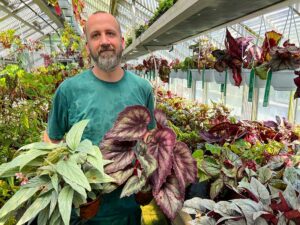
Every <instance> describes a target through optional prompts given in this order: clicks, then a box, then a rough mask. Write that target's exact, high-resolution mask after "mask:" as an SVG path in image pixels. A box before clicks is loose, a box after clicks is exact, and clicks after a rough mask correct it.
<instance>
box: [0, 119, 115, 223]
mask: <svg viewBox="0 0 300 225" xmlns="http://www.w3.org/2000/svg"><path fill="white" fill-rule="evenodd" d="M87 123H88V121H86V120H83V121H81V122H79V123H77V124H75V125H74V126H73V127H72V128H71V130H70V131H69V133H68V134H67V138H66V139H67V143H63V142H61V143H59V144H52V143H41V142H36V143H31V144H28V145H26V146H23V147H22V148H21V149H20V150H19V155H18V156H17V157H16V158H14V159H13V160H12V161H10V162H8V163H4V164H1V165H0V177H6V176H8V175H9V174H18V176H22V177H23V180H26V182H27V183H25V184H24V185H23V186H21V188H20V190H19V191H17V192H16V193H15V194H11V195H12V196H11V198H10V199H9V200H8V201H7V202H6V203H5V204H4V205H3V206H2V207H1V209H0V221H1V220H4V222H5V221H7V220H8V219H9V215H10V214H11V213H16V211H17V210H18V209H20V208H21V207H22V206H23V205H26V211H25V212H24V214H22V217H21V218H20V219H19V221H18V223H17V224H18V225H21V224H24V223H26V222H27V221H29V220H31V219H33V218H34V217H36V216H38V218H39V219H38V220H40V221H45V218H48V219H47V220H48V221H50V224H65V225H67V224H69V219H70V214H71V208H72V204H74V205H75V206H77V207H78V206H79V205H80V204H83V203H86V201H87V196H97V195H98V194H100V193H101V190H102V186H101V185H100V186H98V187H97V188H94V189H93V190H92V189H91V184H92V183H93V181H92V182H91V183H90V182H89V181H90V179H89V178H88V177H87V174H91V173H92V171H95V170H96V171H97V172H98V173H99V174H100V176H99V177H98V180H97V183H98V184H103V183H109V182H113V181H115V180H114V179H113V178H111V177H109V176H108V175H106V174H105V173H104V168H103V165H104V164H105V162H103V161H104V160H103V159H102V155H101V152H100V150H99V148H98V147H97V146H93V145H92V144H89V143H90V141H88V140H84V141H82V142H80V140H81V138H82V134H83V131H84V128H85V127H86V125H87ZM88 157H90V158H94V163H93V164H97V166H96V167H94V166H93V165H92V164H90V163H89V162H90V161H91V160H89V161H88V160H87V159H88ZM100 165H102V166H100ZM25 178H26V179H25ZM92 192H93V193H92ZM74 193H76V195H75V194H74ZM1 222H2V221H1Z"/></svg>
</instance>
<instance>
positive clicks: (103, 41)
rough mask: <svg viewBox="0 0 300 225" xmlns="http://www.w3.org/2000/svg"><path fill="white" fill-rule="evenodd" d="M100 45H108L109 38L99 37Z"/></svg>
mask: <svg viewBox="0 0 300 225" xmlns="http://www.w3.org/2000/svg"><path fill="white" fill-rule="evenodd" d="M100 41H101V45H109V44H110V41H109V38H108V37H107V36H106V35H101V40H100Z"/></svg>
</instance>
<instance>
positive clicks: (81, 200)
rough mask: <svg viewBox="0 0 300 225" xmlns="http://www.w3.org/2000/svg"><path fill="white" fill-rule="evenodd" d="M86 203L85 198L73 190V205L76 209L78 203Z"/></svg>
mask: <svg viewBox="0 0 300 225" xmlns="http://www.w3.org/2000/svg"><path fill="white" fill-rule="evenodd" d="M84 203H86V198H84V197H83V196H82V195H80V194H78V193H77V192H74V196H73V205H74V207H75V208H76V209H78V208H79V206H80V205H82V204H84Z"/></svg>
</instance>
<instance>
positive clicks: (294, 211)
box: [284, 210, 300, 220]
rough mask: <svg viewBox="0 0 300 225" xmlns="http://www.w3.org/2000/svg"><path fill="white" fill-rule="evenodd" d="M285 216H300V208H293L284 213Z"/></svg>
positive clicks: (292, 217) (294, 217)
mask: <svg viewBox="0 0 300 225" xmlns="http://www.w3.org/2000/svg"><path fill="white" fill-rule="evenodd" d="M284 216H285V217H286V218H288V219H289V220H293V219H297V218H300V211H299V210H291V211H288V212H285V213H284Z"/></svg>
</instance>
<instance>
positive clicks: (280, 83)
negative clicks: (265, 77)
mask: <svg viewBox="0 0 300 225" xmlns="http://www.w3.org/2000/svg"><path fill="white" fill-rule="evenodd" d="M294 78H296V75H295V74H294V70H280V71H276V72H272V80H271V85H272V87H273V88H274V90H276V91H293V90H296V89H297V86H296V84H295V83H294Z"/></svg>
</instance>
